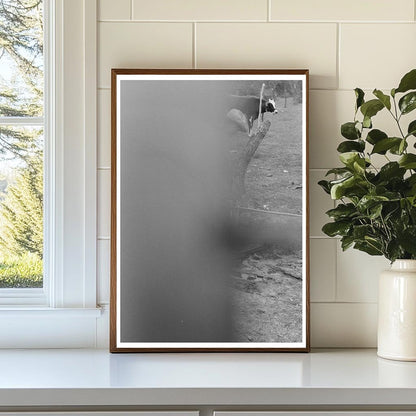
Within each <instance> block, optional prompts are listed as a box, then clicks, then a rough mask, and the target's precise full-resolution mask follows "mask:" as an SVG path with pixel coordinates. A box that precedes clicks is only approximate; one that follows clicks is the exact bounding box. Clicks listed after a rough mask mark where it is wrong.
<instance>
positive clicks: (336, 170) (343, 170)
mask: <svg viewBox="0 0 416 416" xmlns="http://www.w3.org/2000/svg"><path fill="white" fill-rule="evenodd" d="M349 172H351V169H349V168H347V167H345V168H333V169H329V171H328V172H327V173H326V174H325V176H328V175H331V174H335V175H344V174H345V173H349Z"/></svg>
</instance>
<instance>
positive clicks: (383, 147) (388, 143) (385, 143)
mask: <svg viewBox="0 0 416 416" xmlns="http://www.w3.org/2000/svg"><path fill="white" fill-rule="evenodd" d="M401 141H402V139H400V138H399V137H387V138H386V139H382V140H380V141H378V142H377V143H376V144H375V145H374V147H373V150H372V152H371V154H374V153H378V154H380V155H384V154H385V153H386V152H387V150H389V149H391V148H392V147H393V146H397V147H399V146H400V143H401Z"/></svg>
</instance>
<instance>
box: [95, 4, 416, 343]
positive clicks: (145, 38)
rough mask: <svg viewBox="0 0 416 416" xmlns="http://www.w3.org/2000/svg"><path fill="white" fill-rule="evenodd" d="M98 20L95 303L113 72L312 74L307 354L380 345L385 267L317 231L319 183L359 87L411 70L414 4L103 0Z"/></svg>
mask: <svg viewBox="0 0 416 416" xmlns="http://www.w3.org/2000/svg"><path fill="white" fill-rule="evenodd" d="M98 19H99V22H98V42H99V44H98V54H99V55H98V108H99V115H98V117H99V120H98V126H99V140H98V241H97V244H98V274H99V275H98V292H99V293H98V299H99V303H101V304H108V300H109V261H110V260H109V253H110V247H109V246H110V241H109V237H110V69H111V68H112V67H119V68H127V67H133V68H134V67H136V68H140V67H141V68H146V67H147V68H150V67H152V68H273V69H278V68H285V69H287V68H309V69H310V75H311V90H310V155H309V161H310V172H309V173H310V183H311V185H310V194H311V199H310V208H311V301H312V305H311V321H312V326H311V334H312V346H313V347H324V346H325V347H342V346H343V347H347V346H348V347H371V346H375V345H376V314H377V305H376V299H377V276H378V273H379V271H380V270H382V269H383V268H385V267H387V266H388V262H387V261H385V260H383V259H382V258H379V257H377V258H374V257H370V256H367V255H364V254H361V253H360V252H355V251H347V252H345V253H342V252H341V250H340V248H339V244H338V241H337V240H334V239H329V238H326V237H325V236H324V235H323V234H322V232H321V231H320V229H321V226H322V224H323V223H324V221H325V220H326V218H325V215H324V212H325V211H326V210H327V209H329V208H331V207H332V206H333V204H332V202H331V201H330V200H329V199H328V198H327V197H326V195H325V194H324V193H323V192H322V191H321V190H320V189H318V186H317V185H316V182H317V181H318V180H319V179H321V178H322V177H323V175H324V172H325V170H326V169H327V168H330V167H333V166H335V165H336V164H337V163H338V162H337V153H336V150H335V149H336V146H337V144H336V143H337V141H338V140H339V136H340V135H339V126H340V124H341V123H342V122H345V121H350V119H351V118H352V117H353V111H354V107H353V106H354V93H353V92H352V89H353V88H355V87H357V86H359V87H361V88H364V89H366V90H368V93H370V92H371V91H372V89H373V88H375V87H377V88H379V89H388V90H390V88H392V87H395V86H397V85H398V81H399V79H400V77H401V76H402V75H403V74H404V73H405V72H407V71H408V70H409V69H411V68H415V67H416V48H415V45H416V24H415V0H365V1H362V0H337V1H333V0H315V1H311V0H290V1H288V0H227V1H224V0H117V1H114V0H99V11H98ZM381 123H382V124H383V125H386V124H388V123H389V122H388V120H385V119H382V120H381ZM104 333H106V332H105V331H104ZM104 338H105V336H104ZM103 346H104V347H105V346H106V344H105V343H104V344H103Z"/></svg>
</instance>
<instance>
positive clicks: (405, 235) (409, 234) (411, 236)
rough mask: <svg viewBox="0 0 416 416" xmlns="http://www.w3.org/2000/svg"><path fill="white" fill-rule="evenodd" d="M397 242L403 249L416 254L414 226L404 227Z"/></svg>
mask: <svg viewBox="0 0 416 416" xmlns="http://www.w3.org/2000/svg"><path fill="white" fill-rule="evenodd" d="M398 241H399V244H400V246H401V247H403V249H404V250H405V251H407V252H408V253H411V254H416V227H414V226H411V227H408V228H406V229H405V230H404V231H403V232H402V233H401V234H400V236H399V238H398Z"/></svg>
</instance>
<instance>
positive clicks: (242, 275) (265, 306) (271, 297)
mask: <svg viewBox="0 0 416 416" xmlns="http://www.w3.org/2000/svg"><path fill="white" fill-rule="evenodd" d="M278 106H279V105H278ZM301 108H302V107H301V105H300V104H292V102H291V101H290V100H288V106H287V108H286V109H283V111H282V112H281V113H279V114H276V115H272V114H270V113H266V114H265V119H267V120H270V122H271V127H270V130H269V132H268V133H267V135H266V137H265V138H264V140H263V142H262V143H261V144H260V146H259V148H258V149H257V151H256V153H255V155H254V157H253V159H252V160H251V162H250V164H249V167H248V170H247V175H246V181H245V185H246V194H245V196H244V197H243V198H242V199H241V201H240V206H241V207H243V208H249V209H256V210H259V211H261V212H257V211H250V210H243V211H241V214H240V222H241V226H242V227H243V228H247V229H249V230H253V231H252V232H251V233H249V235H250V238H249V239H248V240H249V241H247V242H246V243H247V244H246V247H245V248H243V249H242V251H241V257H240V261H239V262H238V263H237V264H236V267H235V270H234V273H233V276H232V278H231V286H232V293H233V310H234V313H233V316H234V327H235V334H234V338H235V341H236V342H300V341H301V340H302V244H301V242H302V239H301V234H302V233H301V231H302V222H301V217H293V216H281V215H277V214H275V213H272V212H271V211H279V212H286V213H292V214H302V147H301V144H302V135H301V134H302V119H301V116H302V114H301ZM247 140H248V137H247V134H246V133H245V132H242V131H236V132H235V133H234V134H233V135H232V136H231V149H230V151H231V152H232V153H233V152H234V153H237V151H238V149H239V147H240V146H243V145H244V144H245V143H246V142H247Z"/></svg>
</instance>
